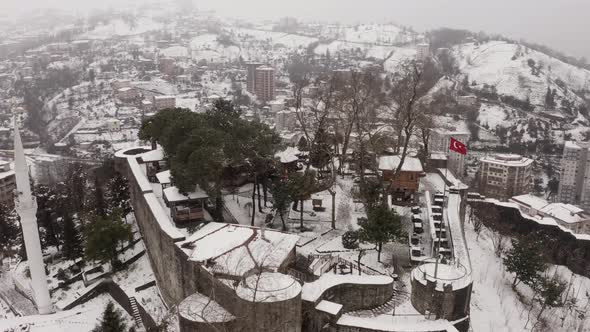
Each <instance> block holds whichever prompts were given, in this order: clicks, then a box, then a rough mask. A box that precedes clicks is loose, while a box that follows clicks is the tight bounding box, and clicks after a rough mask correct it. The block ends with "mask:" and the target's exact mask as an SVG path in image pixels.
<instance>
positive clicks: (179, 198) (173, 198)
mask: <svg viewBox="0 0 590 332" xmlns="http://www.w3.org/2000/svg"><path fill="white" fill-rule="evenodd" d="M164 197H166V199H167V200H168V202H171V203H172V202H184V201H188V200H192V199H204V198H207V197H209V195H207V193H206V192H205V191H203V190H202V189H201V188H200V187H198V186H197V188H196V189H195V191H193V192H190V193H188V194H187V195H184V194H182V193H181V192H180V191H179V190H178V188H177V187H168V188H166V189H164Z"/></svg>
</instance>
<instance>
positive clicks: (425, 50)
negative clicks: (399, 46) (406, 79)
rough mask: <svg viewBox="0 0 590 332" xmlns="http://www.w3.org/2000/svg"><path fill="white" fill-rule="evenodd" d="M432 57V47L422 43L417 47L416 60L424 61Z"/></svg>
mask: <svg viewBox="0 0 590 332" xmlns="http://www.w3.org/2000/svg"><path fill="white" fill-rule="evenodd" d="M429 56H430V45H429V44H427V43H421V44H418V45H416V60H418V61H424V60H426V59H428V57H429Z"/></svg>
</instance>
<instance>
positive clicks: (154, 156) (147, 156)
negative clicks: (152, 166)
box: [141, 149, 164, 163]
mask: <svg viewBox="0 0 590 332" xmlns="http://www.w3.org/2000/svg"><path fill="white" fill-rule="evenodd" d="M141 160H142V161H143V162H144V163H150V162H154V161H160V160H164V150H162V149H155V150H150V151H148V152H146V153H142V154H141Z"/></svg>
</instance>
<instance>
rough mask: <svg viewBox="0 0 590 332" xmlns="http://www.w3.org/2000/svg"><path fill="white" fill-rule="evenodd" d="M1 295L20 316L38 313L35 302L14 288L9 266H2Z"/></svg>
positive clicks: (0, 278)
mask: <svg viewBox="0 0 590 332" xmlns="http://www.w3.org/2000/svg"><path fill="white" fill-rule="evenodd" d="M0 297H1V298H2V299H3V300H4V301H5V302H6V304H8V306H10V308H11V309H12V310H13V311H16V313H17V314H18V315H20V316H29V315H36V314H38V311H37V308H36V307H35V304H33V302H31V300H29V299H28V298H26V297H24V296H23V295H22V294H21V293H19V292H17V291H16V289H15V288H14V284H13V283H12V276H11V275H10V272H9V271H8V269H7V267H2V268H1V270H0Z"/></svg>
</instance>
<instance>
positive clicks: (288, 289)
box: [236, 272, 301, 302]
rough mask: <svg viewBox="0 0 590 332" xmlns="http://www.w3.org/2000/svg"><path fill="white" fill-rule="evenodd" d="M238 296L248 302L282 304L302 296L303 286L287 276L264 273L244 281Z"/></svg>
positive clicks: (239, 287)
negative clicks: (281, 302)
mask: <svg viewBox="0 0 590 332" xmlns="http://www.w3.org/2000/svg"><path fill="white" fill-rule="evenodd" d="M236 294H237V295H238V296H239V297H240V298H242V299H244V300H248V301H255V302H280V301H286V300H290V299H292V298H294V297H296V296H298V295H299V294H301V285H300V284H299V282H297V280H295V279H293V277H291V276H289V275H287V274H282V273H273V272H263V273H261V274H253V275H251V276H249V277H248V278H246V279H245V280H244V281H242V282H241V283H240V285H239V286H238V288H237V289H236Z"/></svg>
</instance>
